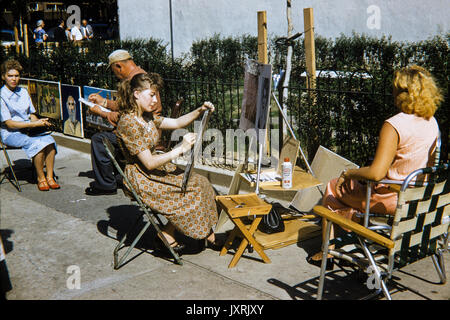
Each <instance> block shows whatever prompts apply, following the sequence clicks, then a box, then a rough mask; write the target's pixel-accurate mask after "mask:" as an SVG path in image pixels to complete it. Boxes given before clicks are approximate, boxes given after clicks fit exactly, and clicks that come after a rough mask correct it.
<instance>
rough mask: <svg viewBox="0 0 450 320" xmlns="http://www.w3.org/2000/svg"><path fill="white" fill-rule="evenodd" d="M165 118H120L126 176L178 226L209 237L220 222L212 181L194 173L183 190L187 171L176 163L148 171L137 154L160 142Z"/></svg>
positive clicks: (147, 201)
mask: <svg viewBox="0 0 450 320" xmlns="http://www.w3.org/2000/svg"><path fill="white" fill-rule="evenodd" d="M162 120H163V118H162V117H158V116H155V118H154V119H153V120H147V121H143V120H142V119H139V118H138V117H136V116H135V115H133V114H124V115H122V116H121V117H120V120H119V123H118V125H117V131H116V135H117V137H118V138H119V139H120V140H121V141H122V142H123V145H124V147H125V148H124V149H126V150H124V153H125V157H126V158H127V165H126V167H125V175H126V176H127V178H128V179H129V181H130V183H131V184H132V186H133V188H134V189H135V190H136V192H137V193H138V194H139V195H140V196H141V198H142V201H143V202H144V203H145V204H147V205H148V206H149V207H150V208H151V209H152V210H155V211H157V212H158V213H161V214H163V215H164V216H165V217H166V218H167V219H168V220H169V221H170V222H171V223H172V224H173V225H174V226H175V228H176V229H177V230H178V231H180V232H181V233H183V234H184V235H186V236H189V237H191V238H194V239H204V238H206V237H207V236H208V235H209V234H210V232H211V230H212V229H213V228H214V226H215V225H216V223H217V218H218V214H217V207H216V203H215V193H214V190H213V188H212V186H211V184H210V182H209V181H208V180H207V179H206V178H205V177H204V176H201V175H199V174H196V173H195V172H193V173H192V175H191V177H190V179H189V182H188V185H187V190H186V193H184V194H183V193H182V192H181V185H182V181H183V174H184V170H181V169H179V168H177V167H176V166H175V165H174V164H172V163H170V162H169V163H167V164H165V165H163V166H161V167H159V168H156V169H153V170H151V171H148V170H146V169H145V168H144V166H143V165H142V164H141V163H140V161H139V159H138V158H137V155H138V154H139V153H140V152H142V151H145V150H147V149H150V151H153V149H154V147H155V146H156V145H157V143H158V141H159V139H160V134H159V132H158V128H159V126H160V124H161V122H162Z"/></svg>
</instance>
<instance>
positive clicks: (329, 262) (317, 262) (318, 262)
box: [306, 255, 334, 271]
mask: <svg viewBox="0 0 450 320" xmlns="http://www.w3.org/2000/svg"><path fill="white" fill-rule="evenodd" d="M314 256H315V255H312V256H309V257H307V258H306V261H307V262H308V263H309V264H312V265H313V266H316V267H319V268H321V267H322V259H319V260H315V259H313V257H314ZM333 268H334V259H333V258H327V267H326V270H327V271H330V270H333Z"/></svg>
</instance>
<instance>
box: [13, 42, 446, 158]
mask: <svg viewBox="0 0 450 320" xmlns="http://www.w3.org/2000/svg"><path fill="white" fill-rule="evenodd" d="M90 45H96V44H90ZM113 49H114V47H113V45H109V44H108V43H103V47H102V48H101V50H100V49H99V48H96V49H95V48H94V49H93V48H88V49H86V48H84V47H81V46H74V45H70V46H67V47H66V46H65V47H64V48H63V50H56V49H54V48H47V47H46V48H45V49H44V50H42V48H41V49H39V48H33V50H31V51H30V58H25V57H24V56H19V57H18V59H19V60H20V61H21V62H22V64H23V66H24V67H25V75H26V76H27V77H30V78H33V77H34V78H40V79H43V80H54V81H60V82H62V83H68V84H74V85H79V86H84V85H91V86H95V87H102V88H108V89H115V88H116V85H117V79H116V78H115V77H114V75H113V74H112V72H111V71H110V70H107V69H106V63H105V62H106V59H107V53H109V52H111V51H112V50H113ZM36 50H41V51H39V52H36ZM8 54H9V55H14V53H8ZM8 54H7V55H8ZM158 54H159V51H155V52H152V53H151V54H149V56H151V57H152V59H153V60H151V61H146V60H142V59H144V58H139V57H138V58H137V59H136V60H138V64H139V65H140V66H141V67H143V68H144V69H146V70H147V71H153V72H158V73H160V74H161V75H162V77H163V79H164V82H165V87H164V90H163V92H162V94H161V98H162V100H163V105H164V106H168V107H171V106H173V105H174V104H175V102H176V101H177V100H178V99H179V98H181V97H182V98H184V104H183V111H182V112H183V113H184V112H187V111H190V110H193V109H194V108H196V107H198V106H200V105H201V103H202V102H203V101H211V102H213V103H214V104H215V106H216V110H217V111H216V112H215V113H214V114H213V115H212V117H211V118H210V123H209V127H210V128H216V129H218V130H219V131H220V132H222V134H223V135H225V133H226V130H227V129H237V128H238V126H239V119H240V110H241V104H242V97H243V89H244V86H243V70H242V72H241V73H239V72H236V74H235V75H234V76H232V77H230V76H227V77H226V78H225V77H222V76H220V75H217V74H213V73H208V72H203V73H202V74H198V73H196V72H195V71H192V68H190V67H189V66H183V65H177V64H173V63H171V62H170V61H165V60H164V59H165V58H164V57H163V56H161V57H160V58H158ZM140 59H141V60H140ZM446 72H447V71H446V70H434V73H437V74H438V78H439V79H447V73H446ZM297 74H298V73H297ZM391 77H392V71H391V70H388V71H383V70H378V71H376V72H372V73H371V72H368V71H367V70H356V71H351V72H345V71H343V70H331V71H330V70H328V71H322V72H319V74H318V75H317V80H316V88H315V89H314V90H311V89H307V84H306V77H304V76H302V75H301V76H300V77H296V78H291V81H290V87H289V96H288V100H287V105H288V116H289V119H290V121H291V124H292V126H293V128H294V129H295V130H296V134H297V137H298V138H299V139H300V141H301V144H302V146H303V147H302V148H303V149H304V151H306V153H307V157H308V158H309V160H312V158H313V157H314V154H315V152H316V150H317V148H318V147H319V146H320V145H322V146H324V147H326V148H329V149H331V150H334V151H335V152H337V153H338V154H340V155H341V156H343V157H345V158H347V159H349V160H351V161H353V162H355V163H357V164H358V165H364V164H366V163H367V161H368V160H369V159H370V158H371V157H373V155H374V154H375V147H376V144H377V140H378V134H379V130H380V128H381V126H382V123H383V121H384V120H385V119H387V118H388V117H390V116H392V115H394V114H395V113H396V112H397V110H396V109H395V107H394V105H393V101H392V89H391ZM440 85H441V86H442V85H446V86H448V81H447V83H444V84H442V83H441V84H440ZM447 89H448V88H447ZM446 92H448V90H447V91H446ZM276 94H277V93H276ZM278 97H279V101H280V102H281V94H279V93H278ZM448 111H449V105H448V97H447V96H445V100H444V102H443V104H442V106H441V108H440V109H438V112H437V113H436V119H437V120H438V122H439V124H440V127H441V132H442V133H443V136H442V154H443V160H444V161H445V160H446V159H448V150H449V149H448V144H449V142H448V141H449V139H448V138H449V137H448V135H449V129H448V122H447V121H448V120H447V118H448V114H449V112H448ZM163 113H164V114H165V115H168V114H170V110H169V109H166V110H164V111H163ZM270 119H271V120H270V127H269V128H270V129H277V128H278V127H279V119H280V116H279V114H278V108H277V107H276V106H275V103H273V104H272V108H271V117H270ZM226 152H227V150H225V152H224V153H226Z"/></svg>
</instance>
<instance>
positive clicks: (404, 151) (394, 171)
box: [307, 65, 443, 269]
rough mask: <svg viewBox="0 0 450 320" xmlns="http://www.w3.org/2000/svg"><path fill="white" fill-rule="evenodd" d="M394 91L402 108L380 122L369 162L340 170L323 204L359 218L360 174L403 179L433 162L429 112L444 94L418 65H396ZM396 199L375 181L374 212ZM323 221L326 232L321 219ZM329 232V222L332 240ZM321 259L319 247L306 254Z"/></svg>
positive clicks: (389, 208) (435, 131)
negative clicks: (312, 253)
mask: <svg viewBox="0 0 450 320" xmlns="http://www.w3.org/2000/svg"><path fill="white" fill-rule="evenodd" d="M393 95H394V104H395V105H396V106H397V108H398V109H399V110H400V113H398V114H397V115H395V116H393V117H391V118H389V119H387V120H386V121H385V122H384V124H383V126H382V128H381V131H380V137H379V142H378V146H377V149H376V153H375V158H374V160H373V162H372V164H371V165H370V166H368V167H362V168H359V169H348V170H344V171H343V172H342V173H341V175H340V176H339V178H336V179H333V180H331V181H330V182H329V183H328V185H327V188H326V191H325V194H324V196H323V199H322V204H323V205H324V206H325V207H327V208H328V209H330V210H332V211H333V212H336V214H340V215H342V216H344V217H346V218H347V219H352V220H354V221H356V222H359V220H360V219H359V218H358V217H357V216H356V215H355V214H356V213H357V212H364V211H365V207H366V186H365V185H363V184H361V183H360V182H359V181H360V180H372V181H379V180H381V179H390V180H404V179H405V178H406V176H407V175H408V174H409V173H411V172H412V171H414V170H416V169H420V168H423V167H427V166H430V165H432V163H433V160H434V155H435V148H436V142H437V137H438V135H439V127H438V124H437V122H436V119H435V118H434V117H433V115H434V113H435V111H436V109H437V108H438V106H439V104H440V103H441V101H442V100H443V97H442V94H441V92H440V90H439V88H438V87H437V86H436V83H435V81H434V79H433V77H432V76H431V74H430V73H429V72H428V71H427V70H425V69H424V68H422V67H419V66H416V65H414V66H411V67H405V68H402V69H400V70H397V71H396V72H395V74H394V81H393ZM396 204H397V194H396V193H394V192H392V191H390V190H389V189H388V187H387V186H386V185H383V184H378V185H375V186H373V189H372V196H371V199H370V211H371V212H372V213H378V214H394V212H395V207H396ZM322 225H323V226H322V237H323V238H324V237H325V221H323V223H322ZM347 231H349V230H347ZM333 238H334V230H333V227H331V233H330V240H331V239H333ZM330 248H331V249H332V246H330ZM328 258H329V259H330V260H329V261H328V262H329V263H327V268H329V269H331V268H332V267H333V261H332V256H331V255H329V256H328ZM321 259H322V252H318V253H316V254H314V255H312V256H310V257H308V259H307V260H308V262H309V263H311V264H314V265H318V266H320V264H321Z"/></svg>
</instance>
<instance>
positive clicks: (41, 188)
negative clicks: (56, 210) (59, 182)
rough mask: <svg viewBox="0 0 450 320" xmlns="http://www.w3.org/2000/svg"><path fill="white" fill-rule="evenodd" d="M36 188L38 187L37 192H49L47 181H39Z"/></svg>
mask: <svg viewBox="0 0 450 320" xmlns="http://www.w3.org/2000/svg"><path fill="white" fill-rule="evenodd" d="M37 187H38V189H39V191H48V190H50V187H49V186H48V183H47V180H42V181H39V182H38V185H37Z"/></svg>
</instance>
